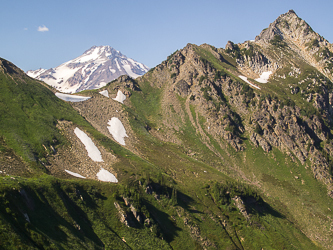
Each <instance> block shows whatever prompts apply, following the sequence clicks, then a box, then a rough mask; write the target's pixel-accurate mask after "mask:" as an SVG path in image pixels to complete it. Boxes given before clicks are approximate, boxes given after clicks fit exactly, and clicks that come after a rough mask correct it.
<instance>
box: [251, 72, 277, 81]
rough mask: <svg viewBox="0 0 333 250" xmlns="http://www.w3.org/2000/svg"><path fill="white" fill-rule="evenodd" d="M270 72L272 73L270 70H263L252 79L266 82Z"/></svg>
mask: <svg viewBox="0 0 333 250" xmlns="http://www.w3.org/2000/svg"><path fill="white" fill-rule="evenodd" d="M272 73H273V72H272V71H267V72H263V73H262V74H261V75H260V76H259V78H257V79H254V80H256V81H257V82H260V83H268V78H269V76H270V75H271V74H272Z"/></svg>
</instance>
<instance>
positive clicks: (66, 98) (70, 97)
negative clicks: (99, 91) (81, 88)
mask: <svg viewBox="0 0 333 250" xmlns="http://www.w3.org/2000/svg"><path fill="white" fill-rule="evenodd" d="M55 95H56V96H57V97H58V98H59V99H61V100H64V101H66V102H82V101H86V100H88V99H89V98H91V97H89V96H79V95H69V94H63V93H55Z"/></svg>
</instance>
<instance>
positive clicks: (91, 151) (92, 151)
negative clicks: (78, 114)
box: [74, 128, 103, 162]
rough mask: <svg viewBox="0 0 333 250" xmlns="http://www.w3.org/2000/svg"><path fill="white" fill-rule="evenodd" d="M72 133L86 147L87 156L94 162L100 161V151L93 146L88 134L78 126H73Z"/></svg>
mask: <svg viewBox="0 0 333 250" xmlns="http://www.w3.org/2000/svg"><path fill="white" fill-rule="evenodd" d="M74 133H75V135H76V136H77V137H78V138H79V139H80V141H81V142H82V143H83V145H84V146H85V147H86V150H87V152H88V156H89V157H90V158H91V159H92V160H93V161H95V162H102V161H103V159H102V155H101V152H100V151H99V149H98V148H97V147H96V146H95V144H94V142H93V141H92V140H91V139H90V138H89V136H88V135H87V134H86V133H84V132H83V131H82V130H81V129H79V128H75V129H74Z"/></svg>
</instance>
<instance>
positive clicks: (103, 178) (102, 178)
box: [96, 168, 118, 183]
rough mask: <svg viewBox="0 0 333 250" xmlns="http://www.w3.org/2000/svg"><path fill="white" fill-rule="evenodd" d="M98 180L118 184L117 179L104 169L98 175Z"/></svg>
mask: <svg viewBox="0 0 333 250" xmlns="http://www.w3.org/2000/svg"><path fill="white" fill-rule="evenodd" d="M96 176H97V179H98V180H100V181H105V182H114V183H117V182H118V180H117V178H116V177H115V176H114V175H113V174H111V173H110V172H109V171H107V170H105V169H104V168H101V170H99V172H98V173H97V174H96Z"/></svg>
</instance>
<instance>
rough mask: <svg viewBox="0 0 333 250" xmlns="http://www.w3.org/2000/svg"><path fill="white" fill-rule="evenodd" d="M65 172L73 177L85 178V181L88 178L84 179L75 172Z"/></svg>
mask: <svg viewBox="0 0 333 250" xmlns="http://www.w3.org/2000/svg"><path fill="white" fill-rule="evenodd" d="M65 172H66V173H67V174H70V175H73V176H75V177H78V178H83V179H85V178H86V177H84V176H82V175H80V174H78V173H74V172H72V171H69V170H67V169H65Z"/></svg>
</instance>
